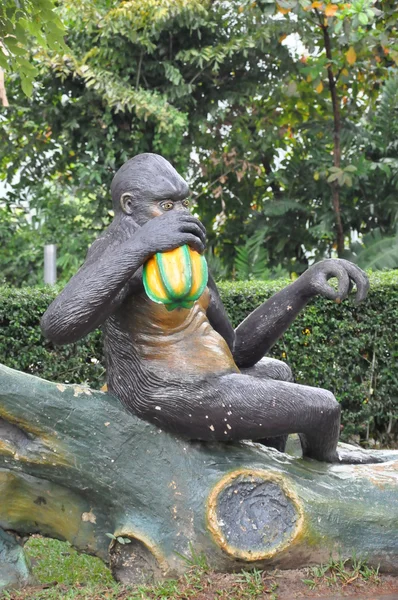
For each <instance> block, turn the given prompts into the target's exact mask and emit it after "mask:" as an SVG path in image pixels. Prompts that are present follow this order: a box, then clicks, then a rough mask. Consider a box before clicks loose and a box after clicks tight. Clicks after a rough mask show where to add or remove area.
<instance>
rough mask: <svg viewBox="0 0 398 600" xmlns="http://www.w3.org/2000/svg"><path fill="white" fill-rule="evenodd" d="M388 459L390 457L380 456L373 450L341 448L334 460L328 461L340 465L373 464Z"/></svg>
mask: <svg viewBox="0 0 398 600" xmlns="http://www.w3.org/2000/svg"><path fill="white" fill-rule="evenodd" d="M387 460H388V458H386V457H383V456H378V455H377V453H376V452H374V451H372V450H368V451H364V450H359V449H353V450H342V449H340V448H339V449H338V450H337V451H336V452H335V454H334V456H333V457H332V460H329V461H328V462H331V463H337V464H340V465H371V464H376V463H382V462H386V461H387Z"/></svg>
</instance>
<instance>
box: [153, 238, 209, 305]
mask: <svg viewBox="0 0 398 600" xmlns="http://www.w3.org/2000/svg"><path fill="white" fill-rule="evenodd" d="M207 279H208V270H207V263H206V259H205V257H204V256H202V255H201V254H199V253H198V252H196V250H193V249H192V248H190V247H189V246H187V245H184V246H180V247H179V248H175V249H174V250H170V251H169V252H158V253H157V254H155V255H154V256H151V258H150V259H149V260H148V261H147V262H146V263H145V265H144V272H143V282H144V288H145V291H146V293H147V295H148V297H149V298H150V299H151V300H152V301H153V302H157V303H158V304H164V305H165V307H166V308H167V310H174V309H175V308H191V307H192V306H193V305H194V302H195V301H196V300H198V298H200V296H201V295H202V294H203V291H204V289H205V287H206V285H207Z"/></svg>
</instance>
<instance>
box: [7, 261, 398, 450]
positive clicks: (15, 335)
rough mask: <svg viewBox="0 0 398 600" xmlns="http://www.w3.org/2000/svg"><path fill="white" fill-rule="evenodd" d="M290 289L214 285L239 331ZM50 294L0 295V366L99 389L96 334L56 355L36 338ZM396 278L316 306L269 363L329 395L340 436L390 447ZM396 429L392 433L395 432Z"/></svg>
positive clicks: (384, 276) (397, 340)
mask: <svg viewBox="0 0 398 600" xmlns="http://www.w3.org/2000/svg"><path fill="white" fill-rule="evenodd" d="M287 283H288V282H286V281H273V282H270V283H265V282H260V281H256V282H235V283H229V284H226V283H224V284H220V286H219V287H220V293H221V295H222V298H223V301H224V304H225V306H226V309H227V311H228V313H229V315H230V318H231V320H232V322H233V324H234V325H237V324H238V323H239V322H240V321H242V319H244V318H245V317H246V315H247V314H249V313H250V312H251V311H252V310H253V309H254V308H255V307H257V306H258V305H259V304H260V303H261V302H263V301H264V300H265V299H266V298H268V297H270V296H271V295H272V294H274V293H275V292H277V291H278V290H280V289H282V288H283V287H284V286H285V285H286V284H287ZM54 295H55V292H54V291H53V290H50V289H36V288H22V289H18V290H16V289H10V288H1V289H0V324H1V327H0V362H1V363H4V364H6V365H8V366H10V367H13V368H16V369H20V370H22V371H26V372H28V373H33V374H35V375H39V376H40V377H44V378H46V379H51V380H55V381H63V382H65V381H66V382H75V383H77V382H88V383H89V384H90V385H91V386H93V387H100V386H101V385H102V384H103V383H104V381H105V372H104V368H103V366H102V364H101V363H102V348H101V334H100V332H98V331H96V332H94V333H92V334H91V335H89V336H87V338H85V340H83V341H82V342H79V343H77V344H72V345H70V346H66V347H54V346H53V345H52V344H51V343H49V342H47V341H46V340H44V338H43V337H42V335H41V333H40V328H39V319H40V316H41V315H42V314H43V312H44V311H45V309H46V308H47V306H48V305H49V303H50V302H51V300H52V298H53V297H54ZM397 321H398V272H397V271H391V272H389V273H378V274H374V275H372V276H371V289H370V292H369V296H368V299H367V300H366V301H365V302H364V303H362V304H361V305H360V306H355V304H354V302H353V301H352V300H349V301H346V302H344V303H343V304H342V305H337V304H335V303H333V302H330V301H327V300H324V299H317V300H316V301H314V302H313V303H311V304H310V305H309V306H308V307H307V308H306V309H305V311H304V312H303V313H302V314H301V315H300V316H299V317H298V318H297V319H296V321H295V322H294V324H293V325H292V326H291V327H290V329H289V331H288V332H287V333H286V334H285V335H284V336H283V338H281V340H280V341H279V342H278V343H277V344H276V345H275V346H274V348H273V349H272V351H271V353H270V355H271V356H273V357H275V358H279V359H282V360H286V361H287V362H288V363H289V365H290V366H291V367H292V369H293V372H294V375H295V378H296V381H297V383H302V384H306V385H312V386H316V387H324V388H326V389H328V390H331V391H332V392H333V393H334V394H335V395H336V397H337V399H338V400H339V401H340V402H341V403H342V406H343V424H344V430H343V436H344V437H345V438H348V437H350V436H351V435H352V434H360V435H361V438H362V439H366V438H367V437H369V435H370V436H371V437H377V438H379V439H380V440H381V441H383V442H385V441H390V440H391V439H392V438H393V436H394V433H395V435H396V433H397V432H396V423H397V418H398V366H397V359H398V328H397V325H396V323H397ZM394 428H395V429H394Z"/></svg>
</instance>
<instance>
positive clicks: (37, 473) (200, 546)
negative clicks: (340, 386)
mask: <svg viewBox="0 0 398 600" xmlns="http://www.w3.org/2000/svg"><path fill="white" fill-rule="evenodd" d="M0 380H1V394H0V466H1V468H0V526H1V528H2V530H0V589H1V588H5V587H12V586H19V585H26V584H28V583H30V582H31V575H30V570H29V565H28V561H27V559H26V558H25V555H24V550H23V546H22V543H23V541H24V539H26V536H29V535H30V534H34V533H41V534H42V535H45V536H50V537H54V538H58V539H61V540H68V541H69V542H70V543H71V544H72V545H73V546H74V547H75V548H77V549H78V550H80V551H81V552H86V553H89V554H93V555H96V556H99V557H100V558H102V559H103V560H104V561H105V562H107V563H109V564H110V566H111V568H112V571H113V574H114V576H115V578H116V579H117V580H119V581H122V582H128V583H133V582H142V581H148V580H151V579H152V578H155V579H158V578H162V577H168V576H174V575H176V574H178V573H181V572H182V571H184V569H185V568H186V567H187V564H186V561H184V559H183V556H187V557H189V556H190V553H191V549H192V548H194V550H195V552H203V553H204V554H205V555H206V557H207V560H208V562H209V564H210V565H211V566H212V568H214V569H215V570H219V571H231V570H235V569H240V568H242V567H262V568H264V567H268V566H273V567H276V566H278V567H281V568H292V567H299V566H303V565H308V564H311V563H319V562H321V561H325V560H327V559H328V558H329V556H330V553H331V552H333V553H335V554H337V553H341V556H342V557H344V558H345V557H348V556H350V555H352V553H353V552H355V553H356V554H357V556H359V555H360V556H366V557H367V558H368V560H369V561H370V562H371V563H372V564H379V563H380V565H381V567H382V568H383V569H385V570H388V571H398V535H397V533H398V532H397V529H398V502H397V490H398V451H379V452H375V453H374V454H375V455H377V456H378V457H382V458H383V459H384V460H386V461H387V462H384V463H382V464H373V465H369V464H368V465H337V464H333V465H329V464H326V463H320V462H317V461H312V460H302V459H299V458H294V457H292V456H289V455H287V454H282V453H280V452H278V451H276V450H274V449H270V448H265V447H264V446H261V445H259V444H253V443H245V442H242V443H236V444H222V443H210V444H209V443H203V442H186V441H184V440H182V439H180V438H178V437H175V436H173V435H171V434H169V433H166V432H164V431H161V430H159V429H157V428H156V427H155V426H154V425H151V424H150V423H147V422H145V421H142V420H141V419H139V418H137V417H135V416H134V415H130V414H126V412H125V410H124V409H123V407H122V405H121V404H120V402H119V401H118V400H117V399H116V398H114V397H113V396H111V395H110V394H106V393H104V392H99V391H94V390H90V389H88V388H86V387H82V386H76V385H62V384H56V383H51V382H48V381H45V380H42V379H39V378H37V377H34V376H31V375H27V374H24V373H21V372H18V371H14V370H12V369H9V368H7V367H4V366H0ZM107 533H110V534H113V535H114V536H116V537H118V536H121V537H123V538H128V539H129V540H130V543H128V544H120V543H119V542H118V541H117V540H114V539H112V540H110V539H109V537H107V535H106V534H107Z"/></svg>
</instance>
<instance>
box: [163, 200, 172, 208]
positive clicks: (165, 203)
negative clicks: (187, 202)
mask: <svg viewBox="0 0 398 600" xmlns="http://www.w3.org/2000/svg"><path fill="white" fill-rule="evenodd" d="M160 206H161V207H162V208H163V210H171V209H172V208H173V206H174V204H173V203H172V202H170V200H166V202H162V203H161V205H160Z"/></svg>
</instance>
